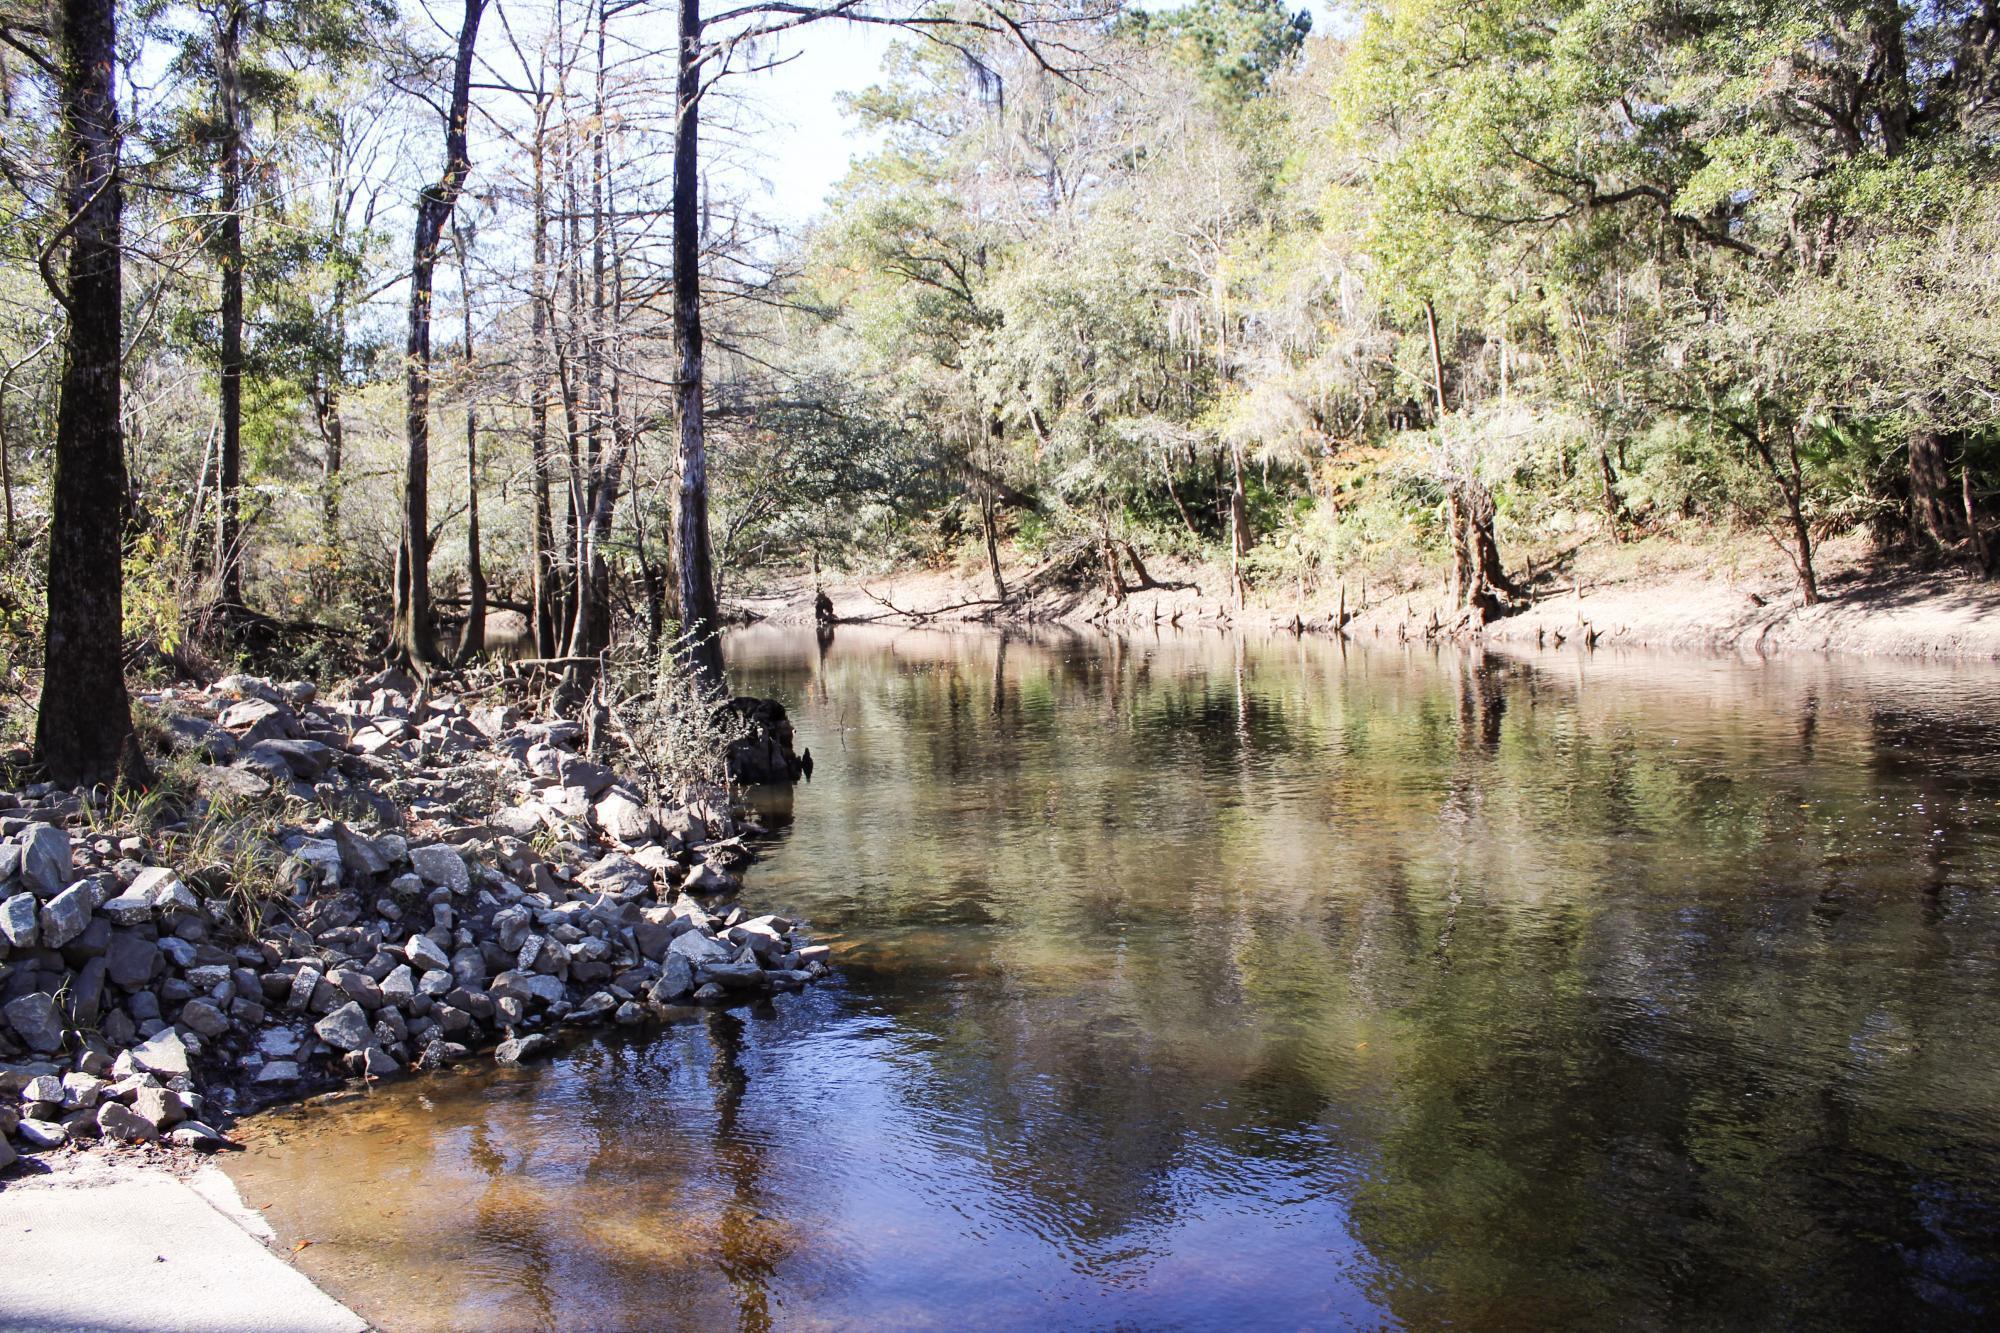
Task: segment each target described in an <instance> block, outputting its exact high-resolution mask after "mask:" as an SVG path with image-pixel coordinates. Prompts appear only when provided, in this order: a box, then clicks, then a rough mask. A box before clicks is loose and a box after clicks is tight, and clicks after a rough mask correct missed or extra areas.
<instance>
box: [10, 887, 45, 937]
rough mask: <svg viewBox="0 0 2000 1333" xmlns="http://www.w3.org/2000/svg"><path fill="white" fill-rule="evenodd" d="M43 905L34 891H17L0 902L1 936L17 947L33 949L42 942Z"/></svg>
mask: <svg viewBox="0 0 2000 1333" xmlns="http://www.w3.org/2000/svg"><path fill="white" fill-rule="evenodd" d="M41 930H42V905H41V904H40V903H39V902H37V901H36V900H35V895H34V894H32V893H17V894H15V895H14V896H13V897H11V898H9V899H7V901H6V902H0V936H5V937H6V940H7V943H9V944H11V945H13V946H14V947H15V948H16V949H32V948H34V947H35V945H37V944H38V943H40V942H41V938H42V935H41Z"/></svg>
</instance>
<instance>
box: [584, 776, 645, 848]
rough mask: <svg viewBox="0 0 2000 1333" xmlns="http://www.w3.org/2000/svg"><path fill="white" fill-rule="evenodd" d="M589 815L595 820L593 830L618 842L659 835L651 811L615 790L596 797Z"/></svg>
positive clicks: (627, 795)
mask: <svg viewBox="0 0 2000 1333" xmlns="http://www.w3.org/2000/svg"><path fill="white" fill-rule="evenodd" d="M591 815H592V816H593V817H594V818H595V819H596V821H597V827H599V828H600V829H603V830H604V833H605V835H606V836H607V837H610V838H613V839H615V840H617V841H618V842H622V843H626V844H628V845H629V844H633V843H641V842H646V841H649V840H650V839H652V838H655V837H658V836H659V832H660V824H659V821H658V820H656V819H654V818H653V812H652V811H651V810H648V809H647V808H646V807H645V806H643V805H641V804H640V803H639V802H638V800H637V799H636V798H634V797H633V796H632V794H631V793H629V792H626V791H623V790H620V789H619V788H617V787H613V788H611V789H610V790H609V791H607V792H605V793H604V795H602V796H600V797H598V799H597V804H595V805H593V806H592V807H591Z"/></svg>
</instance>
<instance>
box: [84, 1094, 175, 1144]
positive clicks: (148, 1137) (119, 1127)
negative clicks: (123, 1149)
mask: <svg viewBox="0 0 2000 1333" xmlns="http://www.w3.org/2000/svg"><path fill="white" fill-rule="evenodd" d="M97 1132H98V1133H100V1134H102V1135H103V1136H104V1137H105V1138H107V1139H114V1140H116V1141H118V1142H119V1143H150V1142H152V1141H153V1140H154V1139H157V1138H158V1137H159V1136H160V1130H159V1126H157V1125H155V1124H154V1123H153V1122H152V1121H150V1120H148V1119H147V1118H146V1117H145V1116H143V1115H140V1114H139V1113H138V1112H137V1111H135V1110H133V1109H132V1108H131V1107H129V1106H127V1105H125V1104H124V1103H123V1102H106V1103H104V1104H103V1105H102V1106H100V1107H98V1108H97Z"/></svg>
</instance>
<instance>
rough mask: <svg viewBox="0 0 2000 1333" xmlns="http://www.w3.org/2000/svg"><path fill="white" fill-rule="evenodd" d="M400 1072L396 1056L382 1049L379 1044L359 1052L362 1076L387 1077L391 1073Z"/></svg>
mask: <svg viewBox="0 0 2000 1333" xmlns="http://www.w3.org/2000/svg"><path fill="white" fill-rule="evenodd" d="M400 1072H401V1066H399V1065H398V1064H397V1063H396V1057H395V1056H393V1055H391V1054H389V1053H388V1052H387V1051H385V1050H383V1049H382V1048H381V1047H380V1046H370V1047H368V1048H366V1049H365V1050H363V1051H362V1052H361V1073H362V1075H363V1077H366V1078H387V1077H388V1076H389V1075H391V1074H395V1073H400Z"/></svg>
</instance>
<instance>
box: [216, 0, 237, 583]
mask: <svg viewBox="0 0 2000 1333" xmlns="http://www.w3.org/2000/svg"><path fill="white" fill-rule="evenodd" d="M215 36H216V45H215V73H216V80H215V88H216V102H217V106H216V111H217V115H218V118H219V119H220V120H221V122H222V153H221V161H220V163H219V164H218V171H219V174H220V175H221V178H222V180H221V185H222V199H221V205H222V207H221V212H222V217H221V242H222V365H221V372H222V454H221V458H220V460H219V462H218V464H217V472H218V474H219V475H218V477H217V485H216V492H215V498H216V531H215V545H216V553H215V568H216V573H217V575H218V580H217V588H218V599H219V600H220V602H221V604H222V606H223V607H224V608H225V611H226V610H229V609H234V608H240V607H241V606H242V605H243V549H242V547H243V532H242V527H243V517H242V499H243V107H242V97H241V91H242V90H241V85H240V80H239V75H238V62H239V60H240V58H241V55H242V48H243V6H242V5H241V4H231V5H230V6H229V8H228V9H227V10H226V11H225V13H224V14H223V16H222V19H221V22H220V23H219V24H218V25H217V30H216V34H215Z"/></svg>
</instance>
